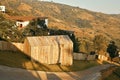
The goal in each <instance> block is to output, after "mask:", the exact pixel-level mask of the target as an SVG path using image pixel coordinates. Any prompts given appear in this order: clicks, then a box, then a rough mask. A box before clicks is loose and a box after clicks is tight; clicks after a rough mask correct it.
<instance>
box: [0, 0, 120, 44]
mask: <svg viewBox="0 0 120 80" xmlns="http://www.w3.org/2000/svg"><path fill="white" fill-rule="evenodd" d="M0 4H2V5H5V6H6V14H7V15H9V16H10V15H14V16H15V15H22V16H47V17H49V28H52V29H63V30H72V31H75V35H76V36H77V37H80V38H85V39H87V40H90V41H91V40H93V38H94V37H95V35H98V34H102V35H104V36H105V37H106V38H107V39H108V40H115V41H116V43H117V44H120V18H118V17H117V15H108V14H104V13H97V12H92V11H88V10H86V9H81V8H79V7H72V6H69V5H63V4H58V3H54V2H43V1H37V0H4V1H1V2H0ZM118 46H119V45H118Z"/></svg>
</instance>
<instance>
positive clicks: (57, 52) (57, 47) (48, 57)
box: [24, 35, 73, 65]
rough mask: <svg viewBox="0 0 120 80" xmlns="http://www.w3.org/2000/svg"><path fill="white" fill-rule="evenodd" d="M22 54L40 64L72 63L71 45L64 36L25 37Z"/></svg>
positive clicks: (68, 39) (69, 40)
mask: <svg viewBox="0 0 120 80" xmlns="http://www.w3.org/2000/svg"><path fill="white" fill-rule="evenodd" d="M24 53H25V54H26V55H28V56H30V57H31V59H32V60H36V61H38V62H40V63H46V64H58V63H60V64H61V65H72V63H73V43H72V41H71V39H70V38H69V37H68V36H66V35H60V36H37V37H27V38H26V39H25V42H24Z"/></svg>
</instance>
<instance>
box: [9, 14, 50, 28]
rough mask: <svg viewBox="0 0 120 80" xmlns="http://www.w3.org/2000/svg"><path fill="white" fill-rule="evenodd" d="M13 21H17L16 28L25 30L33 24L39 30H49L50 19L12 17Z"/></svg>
mask: <svg viewBox="0 0 120 80" xmlns="http://www.w3.org/2000/svg"><path fill="white" fill-rule="evenodd" d="M10 18H11V19H12V20H14V21H16V26H17V27H18V28H20V29H21V28H24V27H26V26H27V25H29V24H30V22H33V23H34V24H33V26H37V27H38V28H47V26H48V17H34V16H11V17H10Z"/></svg>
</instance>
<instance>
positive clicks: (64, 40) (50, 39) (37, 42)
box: [27, 35, 73, 47]
mask: <svg viewBox="0 0 120 80" xmlns="http://www.w3.org/2000/svg"><path fill="white" fill-rule="evenodd" d="M27 40H28V41H29V44H30V45H31V46H32V47H34V46H48V45H58V44H73V43H72V41H71V39H70V38H69V37H68V36H67V35H59V36H35V37H27Z"/></svg>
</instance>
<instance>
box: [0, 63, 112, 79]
mask: <svg viewBox="0 0 120 80" xmlns="http://www.w3.org/2000/svg"><path fill="white" fill-rule="evenodd" d="M110 66H113V65H111V64H106V65H100V66H96V67H92V68H89V69H87V70H84V71H78V72H44V71H32V70H24V69H19V68H11V67H6V66H0V80H88V79H89V80H98V78H99V77H100V76H101V73H100V71H101V70H104V69H106V68H108V67H110Z"/></svg>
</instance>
